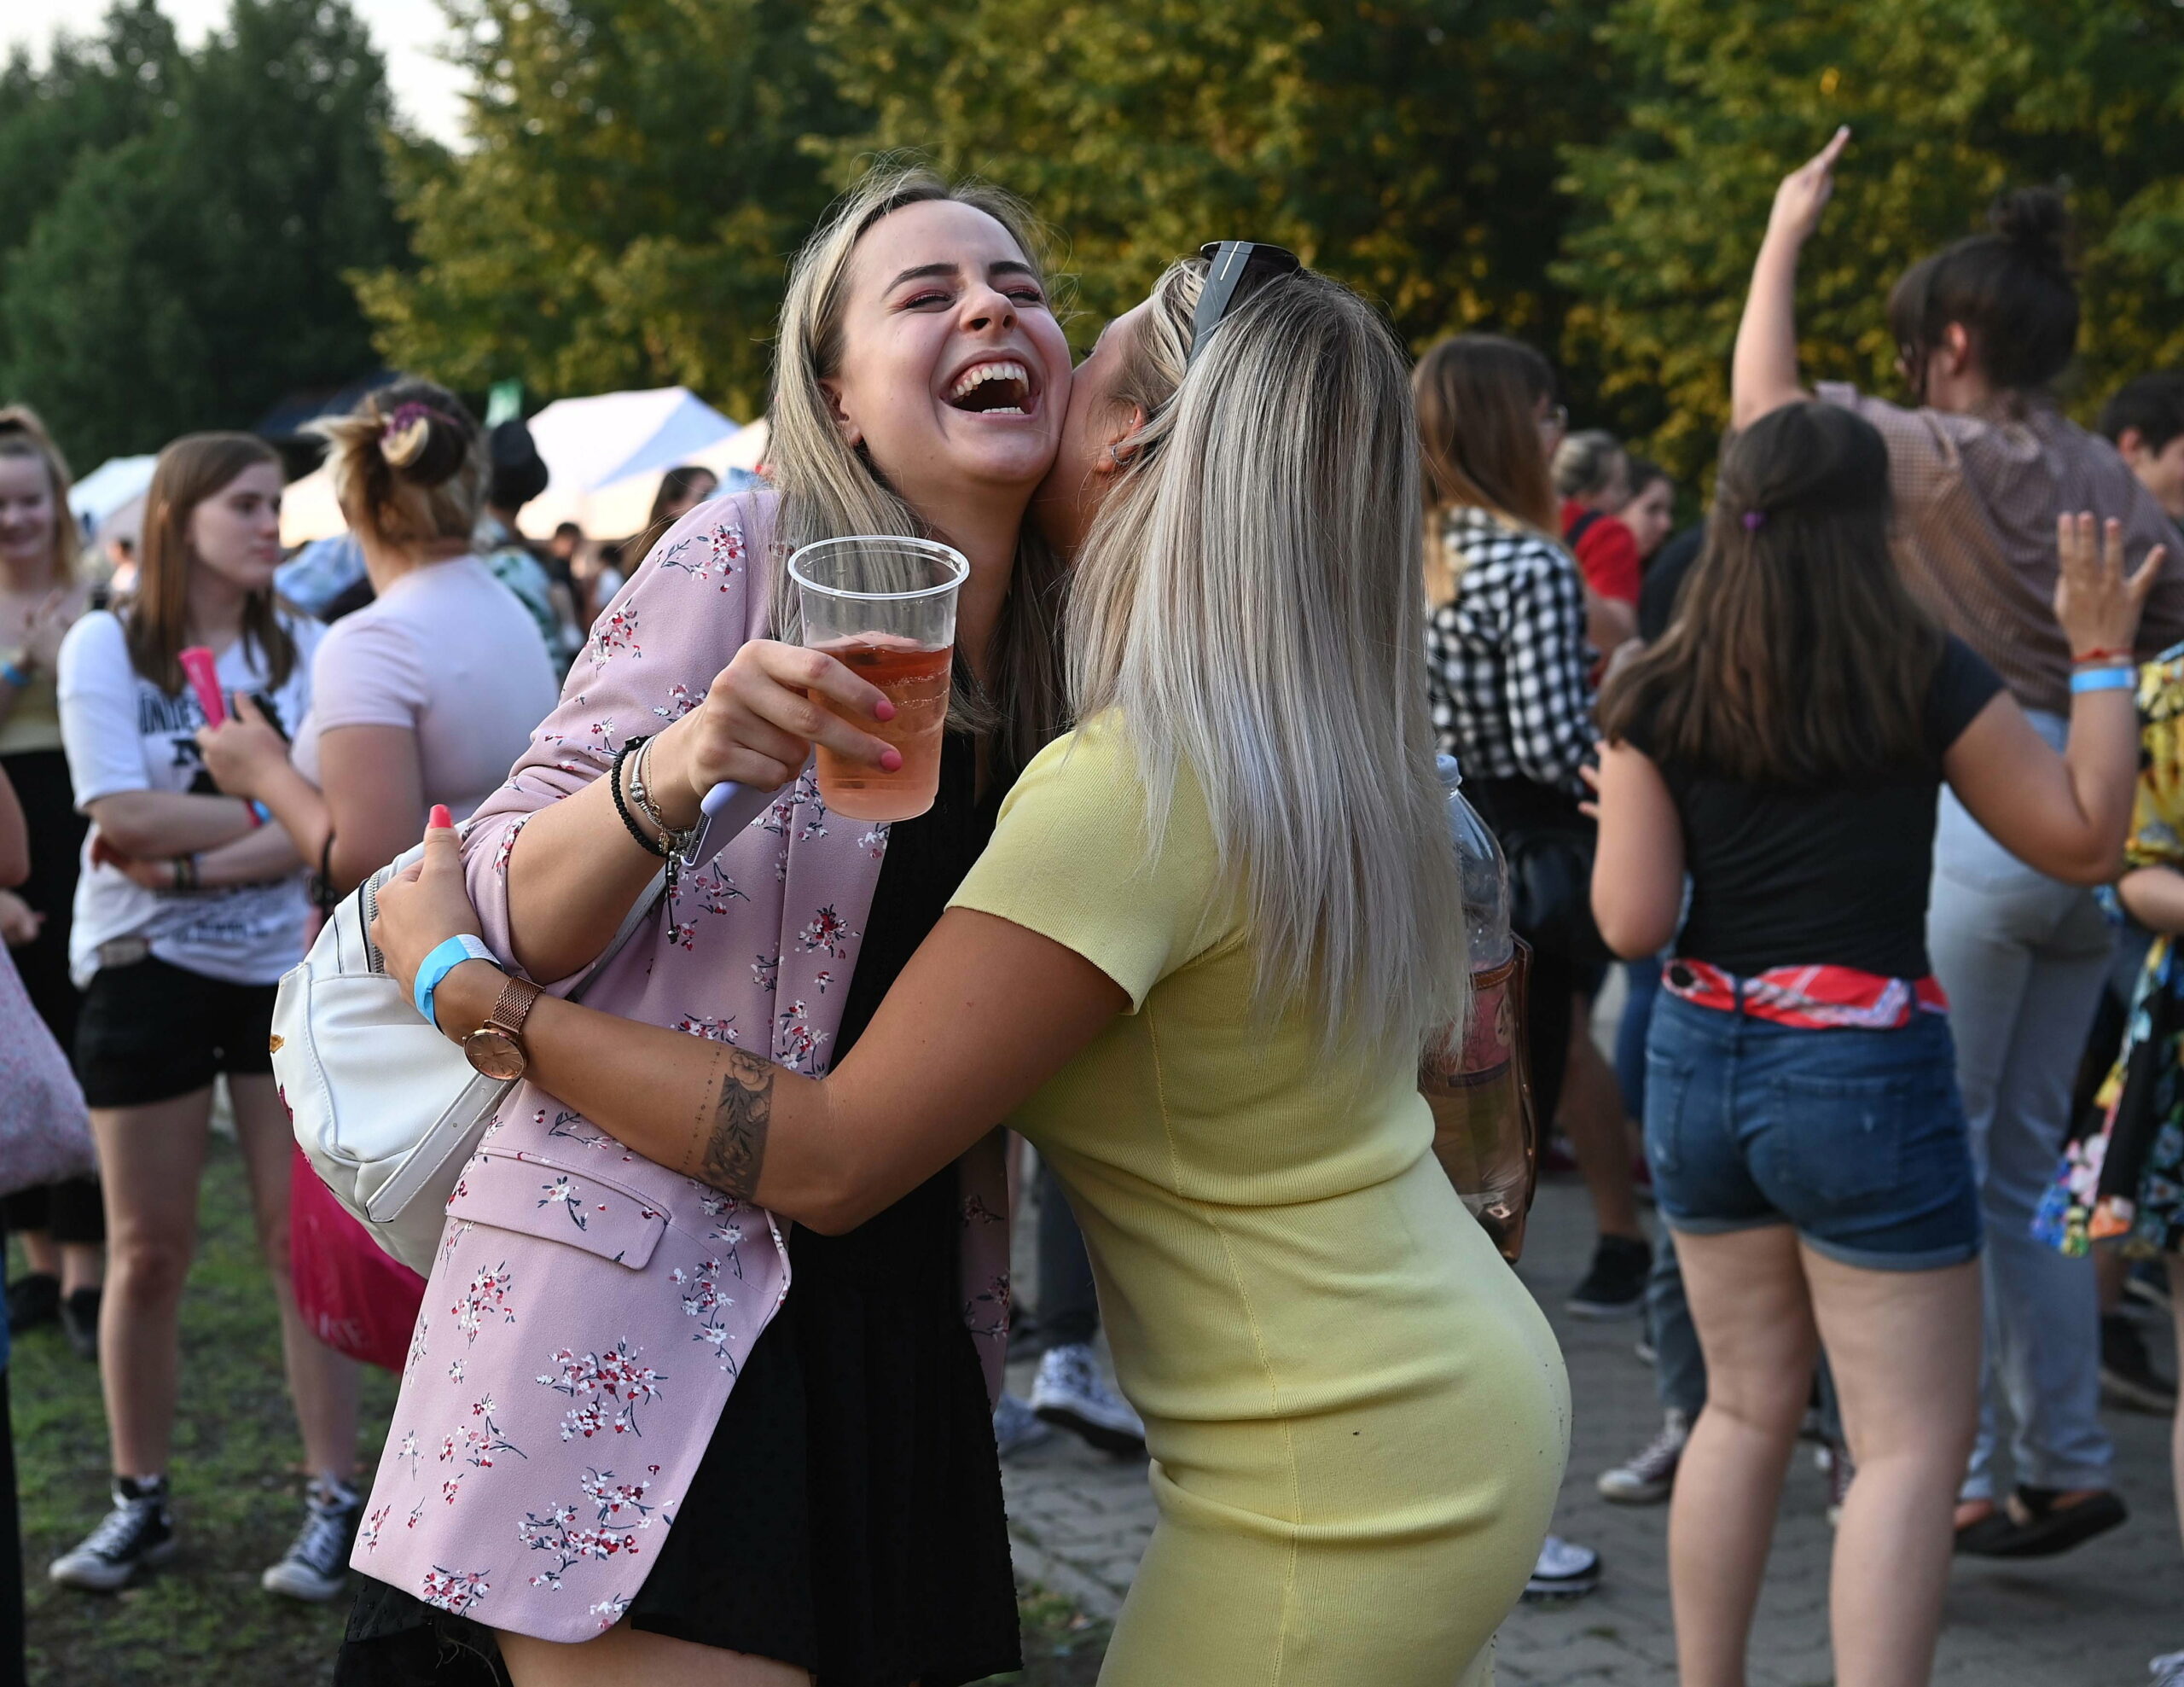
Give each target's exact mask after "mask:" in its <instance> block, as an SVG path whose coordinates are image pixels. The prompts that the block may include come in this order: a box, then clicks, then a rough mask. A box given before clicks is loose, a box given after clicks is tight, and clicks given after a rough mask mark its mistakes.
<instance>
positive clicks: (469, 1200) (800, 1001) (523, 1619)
mask: <svg viewBox="0 0 2184 1687" xmlns="http://www.w3.org/2000/svg"><path fill="white" fill-rule="evenodd" d="M773 503H774V495H773V494H771V493H770V492H762V493H755V494H753V493H745V494H741V495H739V496H737V497H731V498H725V499H722V500H719V501H717V502H715V503H710V504H706V505H704V506H702V507H701V508H700V509H696V510H694V511H693V512H692V513H691V514H690V515H688V516H686V517H684V518H683V521H680V522H679V523H677V525H676V526H675V527H674V528H673V529H672V530H671V532H669V533H668V534H667V535H666V537H665V538H663V539H662V540H661V541H660V543H659V545H658V547H657V548H656V549H654V550H653V553H652V555H651V556H649V557H648V558H647V559H646V560H645V563H644V566H643V567H642V568H640V569H639V570H638V571H637V573H636V575H635V576H634V577H633V578H632V579H630V582H629V584H628V585H625V586H624V588H623V590H621V592H620V593H619V594H618V595H617V596H616V597H615V599H614V601H613V603H611V604H610V605H609V606H608V607H607V612H606V614H604V615H602V616H601V618H600V620H599V622H598V624H597V625H595V627H594V628H593V629H592V635H591V639H590V643H588V644H587V646H586V647H585V649H584V653H583V654H581V655H580V656H579V657H578V659H577V663H576V666H575V668H574V670H573V671H572V672H571V674H570V676H569V680H568V684H567V686H566V689H564V690H563V692H562V696H561V705H560V707H558V708H557V709H556V710H555V713H553V714H552V715H550V716H549V717H548V718H547V719H546V720H545V722H544V723H543V724H541V726H540V727H539V729H538V730H537V733H536V734H535V735H534V736H533V737H532V740H531V748H530V749H529V750H528V751H527V752H526V753H525V755H524V757H523V759H521V760H520V761H519V762H518V763H517V764H516V766H515V768H514V771H513V772H512V773H511V774H510V775H509V777H508V783H507V784H506V785H505V786H504V787H502V789H501V790H500V791H499V792H498V793H497V794H496V795H494V796H492V797H491V798H489V799H488V800H486V802H485V805H484V806H482V807H480V808H479V810H478V812H477V814H476V815H475V817H473V821H472V823H471V824H470V826H469V828H468V832H467V835H466V836H465V839H464V843H463V857H464V862H465V865H466V867H467V869H468V877H469V885H470V893H471V898H472V899H473V901H474V902H475V903H476V905H477V908H478V913H479V919H480V921H481V922H482V923H483V925H484V928H485V940H486V942H487V943H489V944H490V945H492V947H493V949H494V951H496V952H497V954H499V955H500V956H501V957H502V958H503V959H507V958H508V957H509V956H510V955H511V952H512V951H511V945H510V942H509V937H508V858H509V856H510V853H511V852H513V851H514V849H515V848H516V847H517V846H518V842H519V840H520V837H521V835H522V832H523V828H524V823H525V822H526V820H528V819H529V818H530V817H531V815H533V814H535V813H537V812H538V811H539V810H540V809H542V808H543V807H545V806H546V805H547V804H549V803H550V802H553V801H555V800H556V799H558V798H561V797H564V796H566V795H568V794H570V793H571V792H572V791H575V790H577V789H578V788H581V787H582V786H584V784H585V783H587V782H590V780H593V779H595V778H598V777H601V775H602V774H604V773H605V772H606V771H607V768H608V766H609V764H610V762H611V760H612V759H613V753H614V752H615V750H616V748H619V746H620V745H621V744H623V743H624V742H626V741H627V740H628V739H629V738H630V737H631V736H635V735H637V734H641V733H651V732H654V731H657V730H659V728H660V727H662V726H664V725H665V724H667V723H668V722H669V721H671V720H674V719H676V718H678V717H679V716H681V715H683V714H685V713H688V711H690V710H691V709H693V708H694V707H697V705H698V704H699V702H700V701H701V700H702V699H703V698H704V696H705V694H706V688H707V686H709V685H710V684H712V680H713V678H714V676H715V675H716V674H717V673H718V672H720V670H721V669H722V668H723V667H725V666H728V662H729V658H731V657H732V656H733V655H734V654H735V651H736V649H737V647H738V646H739V645H741V643H743V642H744V641H745V640H746V639H747V638H752V637H760V636H762V635H763V634H764V630H765V625H766V614H767V602H768V569H769V567H770V563H769V561H768V558H769V556H770V537H771V526H772V513H773ZM750 808H751V809H752V810H755V811H756V817H755V818H754V819H752V820H751V821H750V823H748V825H747V826H746V827H744V828H743V829H740V830H738V831H736V832H735V835H734V838H733V841H731V842H729V845H728V846H727V847H726V848H725V849H723V850H722V851H721V852H720V853H719V854H718V856H717V858H715V859H714V861H713V862H712V864H709V865H707V866H706V867H704V868H703V869H702V870H699V871H696V872H694V873H689V874H686V875H683V879H682V881H681V882H680V884H679V885H678V887H677V891H676V893H675V895H674V897H673V899H672V901H671V903H669V904H667V905H664V906H663V907H662V908H661V909H660V910H659V911H658V912H656V913H655V914H654V915H653V916H652V918H651V919H650V920H649V921H648V922H646V924H645V926H644V927H643V928H641V929H640V930H639V931H638V933H637V934H636V936H634V937H633V938H631V939H630V942H629V944H628V945H626V946H625V947H624V949H623V950H622V951H621V952H620V953H619V955H617V956H616V957H614V959H613V961H612V962H610V963H608V965H607V969H606V970H605V971H604V972H603V973H602V974H601V976H600V978H599V980H598V981H597V982H596V983H595V985H594V986H592V988H591V989H590V992H588V994H587V995H586V997H585V1003H586V1005H588V1006H591V1007H596V1008H603V1009H607V1010H608V1011H610V1012H613V1013H617V1014H620V1015H624V1016H625V1017H628V1018H630V1019H636V1020H642V1021H646V1022H647V1023H649V1024H653V1025H662V1026H672V1027H675V1028H676V1029H677V1030H680V1031H684V1032H688V1033H689V1034H690V1035H691V1036H693V1037H706V1038H713V1039H715V1040H717V1041H723V1042H729V1043H735V1044H741V1046H743V1047H746V1048H759V1049H764V1050H767V1051H768V1052H769V1053H770V1055H771V1056H772V1057H773V1058H774V1059H775V1061H777V1062H780V1063H781V1064H782V1065H784V1066H787V1067H792V1068H793V1069H795V1070H797V1071H799V1072H805V1073H821V1072H823V1071H824V1070H825V1069H826V1067H827V1064H828V1056H829V1053H830V1044H831V1043H832V1041H833V1038H834V1032H835V1029H836V1027H837V1026H838V1025H839V1021H840V1017H841V1011H842V1003H843V999H844V998H845V996H846V994H847V993H848V986H849V980H850V972H851V968H853V967H854V966H855V965H856V963H857V940H858V936H859V934H860V933H861V932H862V931H863V927H864V923H865V916H866V914H867V912H868V910H869V909H870V907H871V904H872V895H873V889H874V885H875V884H876V883H877V881H878V879H879V876H880V858H881V856H882V855H883V854H884V853H885V852H886V841H887V840H886V827H884V826H880V827H871V826H868V825H867V824H866V823H863V822H861V821H848V822H845V821H843V820H841V819H839V818H838V817H835V816H834V815H831V814H829V813H828V811H827V807H826V805H825V804H824V803H822V801H821V800H820V799H819V795H818V792H817V789H816V787H815V785H814V783H813V781H812V778H811V776H810V771H809V770H808V769H807V770H806V771H805V772H804V774H803V775H802V776H801V777H799V778H798V780H797V781H796V782H795V783H794V785H793V786H791V787H790V788H787V789H786V790H783V791H781V792H780V793H778V794H775V796H774V798H773V799H772V800H771V801H770V803H769V802H768V801H766V800H764V799H763V798H759V799H754V800H752V802H751V804H750ZM573 982H574V980H561V982H560V983H559V984H558V985H557V986H555V988H556V989H557V990H566V988H567V987H568V986H570V985H571V984H572V983H573ZM958 1172H959V1177H960V1178H961V1185H962V1213H963V1225H964V1236H963V1256H964V1277H963V1281H964V1289H963V1305H964V1317H965V1320H966V1322H967V1323H968V1324H969V1325H970V1326H971V1328H972V1329H973V1333H974V1335H976V1336H977V1337H978V1339H979V1346H980V1351H981V1356H982V1357H983V1358H985V1361H986V1370H987V1377H988V1382H989V1385H990V1387H995V1388H996V1389H997V1388H998V1386H999V1377H1000V1364H1001V1359H1002V1354H1003V1351H1004V1348H1005V1344H1006V1341H1007V1335H1008V1276H1007V1266H1008V1236H1007V1230H1008V1225H1007V1222H1006V1219H1005V1217H1004V1215H1005V1214H1006V1213H1007V1210H1008V1207H1007V1189H1006V1184H1005V1182H1004V1180H1003V1178H1002V1162H1001V1154H1000V1139H999V1137H998V1135H996V1137H993V1138H990V1140H989V1141H988V1142H987V1143H984V1144H982V1145H981V1147H980V1148H979V1149H978V1150H975V1151H974V1152H973V1154H972V1155H967V1156H966V1157H965V1160H964V1161H962V1162H961V1164H960V1165H959V1167H958ZM788 1229H789V1224H788V1221H787V1219H777V1218H776V1217H775V1215H773V1214H772V1213H768V1212H766V1211H764V1209H762V1208H758V1207H749V1206H746V1205H743V1204H741V1203H740V1202H738V1201H734V1200H732V1199H730V1198H729V1196H727V1195H723V1194H721V1193H720V1192H719V1191H717V1190H713V1189H712V1188H709V1187H708V1186H706V1184H700V1183H697V1182H694V1181H693V1180H692V1179H690V1178H685V1177H683V1176H681V1175H680V1174H678V1173H677V1172H671V1171H669V1170H667V1169H666V1168H665V1166H659V1165H657V1164H655V1163H654V1162H653V1161H649V1160H647V1159H645V1158H644V1157H643V1156H642V1155H638V1154H636V1153H634V1152H632V1151H631V1150H630V1149H625V1148H624V1147H623V1146H622V1145H621V1144H620V1143H618V1142H616V1141H615V1140H614V1139H613V1137H610V1136H608V1135H607V1132H606V1131H602V1130H601V1129H600V1128H599V1127H598V1126H595V1125H594V1124H592V1123H591V1122H590V1120H586V1119H584V1117H583V1116H582V1115H581V1114H577V1113H575V1112H572V1110H570V1109H569V1108H566V1107H564V1106H562V1105H561V1103H560V1102H558V1101H556V1100H555V1098H554V1097H552V1096H549V1095H548V1094H546V1093H545V1092H544V1091H541V1090H540V1089H538V1088H537V1086H536V1085H531V1084H519V1085H516V1087H515V1088H514V1090H513V1091H510V1092H509V1095H508V1100H507V1102H505V1103H504V1104H503V1106H502V1108H501V1109H500V1111H499V1113H498V1114H497V1116H496V1117H495V1119H494V1121H493V1123H492V1124H491V1126H489V1127H488V1128H487V1131H486V1133H485V1138H484V1140H483V1141H482V1142H481V1143H479V1151H478V1153H477V1155H475V1156H474V1157H473V1159H472V1161H470V1163H469V1165H468V1166H466V1167H465V1168H464V1172H463V1175H462V1181H461V1183H460V1184H458V1185H457V1187H456V1191H455V1194H454V1195H453V1197H452V1198H451V1199H450V1201H449V1202H448V1224H447V1227H446V1230H445V1232H444V1235H443V1236H442V1239H441V1243H440V1249H439V1256H438V1258H437V1259H436V1261H435V1263H434V1265H433V1271H432V1276H431V1279H430V1281H429V1283H427V1288H426V1291H425V1298H424V1303H423V1306H422V1308H421V1311H420V1312H419V1313H418V1317H417V1324H416V1329H415V1332H414V1333H413V1335H411V1338H410V1355H409V1361H408V1363H407V1364H405V1365H404V1369H403V1375H402V1392H401V1398H400V1399H399V1401H398V1404H397V1405H396V1407H395V1411H394V1420H393V1422H392V1426H391V1428H390V1429H389V1433H388V1436H387V1443H386V1449H385V1451H383V1452H382V1454H381V1455H380V1467H379V1474H378V1477H377V1480H375V1482H374V1484H373V1486H372V1492H371V1496H370V1498H369V1500H368V1501H367V1502H366V1504H365V1508H364V1521H363V1527H362V1528H361V1530H360V1531H359V1533H358V1534H357V1546H356V1551H355V1554H354V1556H352V1558H351V1563H352V1564H353V1565H354V1566H355V1568H357V1569H359V1570H361V1571H363V1573H364V1574H366V1575H369V1576H375V1577H377V1578H378V1579H380V1580H381V1581H385V1582H389V1583H392V1585H395V1586H397V1587H401V1588H404V1589H407V1590H408V1591H410V1592H412V1593H414V1594H415V1595H417V1596H418V1597H421V1598H422V1599H423V1600H425V1601H426V1602H427V1603H429V1604H433V1605H436V1606H439V1607H440V1608H443V1609H444V1610H449V1611H452V1612H456V1613H458V1614H463V1615H468V1616H471V1617H474V1618H475V1619H477V1620H479V1621H480V1622H483V1623H485V1624H487V1625H489V1626H492V1627H494V1628H499V1629H508V1630H513V1631H514V1632H518V1633H521V1634H529V1635H535V1636H537V1637H538V1638H541V1639H545V1640H560V1641H575V1640H583V1639H587V1638H590V1637H591V1636H592V1635H595V1634H596V1633H598V1632H601V1630H603V1629H606V1628H608V1627H610V1626H613V1623H614V1622H615V1620H617V1619H618V1618H619V1617H620V1616H621V1614H623V1612H624V1611H625V1610H626V1609H627V1608H629V1604H630V1600H631V1599H632V1598H633V1597H635V1595H636V1591H637V1590H638V1588H639V1587H640V1586H642V1585H643V1582H644V1579H645V1574H646V1572H647V1571H648V1569H649V1568H650V1567H651V1564H652V1561H653V1556H654V1555H656V1554H657V1553H658V1552H659V1549H660V1546H661V1544H663V1542H664V1541H665V1539H666V1535H667V1531H668V1530H669V1529H670V1528H671V1527H673V1524H674V1521H675V1516H676V1511H677V1506H678V1505H679V1504H681V1502H682V1499H683V1494H684V1492H686V1491H687V1490H688V1486H689V1485H690V1481H691V1479H692V1477H693V1476H694V1475H695V1473H696V1470H697V1467H698V1461H699V1459H700V1457H701V1456H702V1455H703V1453H704V1452H705V1450H706V1445H707V1443H708V1442H709V1441H710V1440H711V1439H712V1433H713V1429H714V1427H715V1425H716V1424H717V1422H718V1420H719V1417H720V1413H721V1408H722V1406H723V1405H724V1404H725V1403H726V1401H727V1399H728V1395H729V1389H731V1388H732V1387H734V1386H735V1379H736V1376H737V1374H738V1371H739V1370H740V1368H741V1365H742V1364H743V1363H744V1361H745V1359H746V1358H747V1357H748V1355H749V1353H750V1352H751V1348H752V1344H753V1343H754V1342H756V1341H758V1337H759V1335H760V1333H761V1332H762V1331H763V1330H764V1329H765V1327H766V1325H767V1323H768V1322H769V1321H770V1319H771V1318H772V1317H773V1315H774V1312H775V1311H776V1310H777V1309H778V1308H779V1307H780V1306H781V1302H782V1300H783V1299H784V1297H786V1296H787V1294H788V1293H789V1287H790V1285H789V1268H788V1254H787V1247H786V1245H785V1244H786V1241H787V1231H788ZM715 1521H727V1522H729V1526H731V1527H732V1520H715Z"/></svg>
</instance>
